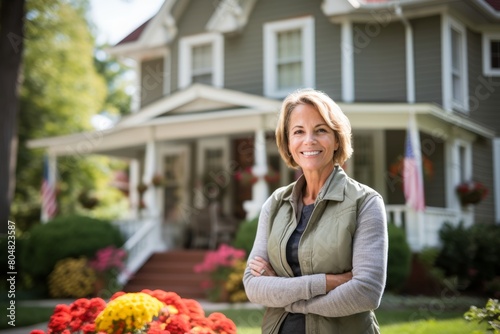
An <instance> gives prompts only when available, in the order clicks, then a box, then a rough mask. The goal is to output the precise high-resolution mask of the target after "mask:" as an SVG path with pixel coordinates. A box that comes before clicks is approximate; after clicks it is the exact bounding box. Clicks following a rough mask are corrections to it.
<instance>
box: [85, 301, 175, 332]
mask: <svg viewBox="0 0 500 334" xmlns="http://www.w3.org/2000/svg"><path fill="white" fill-rule="evenodd" d="M164 306H165V305H164V304H163V303H162V302H161V301H159V300H158V299H156V298H154V297H152V296H150V295H148V294H146V293H142V292H137V293H127V294H124V295H122V296H120V297H118V298H116V299H113V300H112V301H110V302H109V303H108V305H107V306H106V308H105V309H104V310H103V311H102V312H101V313H100V314H99V315H98V316H97V318H96V320H95V324H96V330H97V331H103V332H106V333H109V334H112V333H115V332H117V331H118V329H122V330H123V332H127V331H134V330H136V329H142V328H144V326H145V325H146V324H147V323H149V322H151V321H152V320H153V318H154V317H156V316H158V314H159V313H160V311H161V309H162V308H163V307H164Z"/></svg>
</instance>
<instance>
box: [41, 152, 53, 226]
mask: <svg viewBox="0 0 500 334" xmlns="http://www.w3.org/2000/svg"><path fill="white" fill-rule="evenodd" d="M56 211H57V200H56V189H55V182H54V180H52V179H51V177H50V174H49V159H48V158H47V157H46V156H45V157H44V158H43V181H42V221H47V220H50V219H52V218H54V216H55V215H56Z"/></svg>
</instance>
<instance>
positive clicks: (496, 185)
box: [492, 137, 500, 224]
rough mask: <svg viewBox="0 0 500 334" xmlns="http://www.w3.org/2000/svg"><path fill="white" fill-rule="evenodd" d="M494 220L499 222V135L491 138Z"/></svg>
mask: <svg viewBox="0 0 500 334" xmlns="http://www.w3.org/2000/svg"><path fill="white" fill-rule="evenodd" d="M493 173H494V190H493V194H492V195H493V197H494V201H495V221H496V222H497V224H500V137H497V138H495V139H493Z"/></svg>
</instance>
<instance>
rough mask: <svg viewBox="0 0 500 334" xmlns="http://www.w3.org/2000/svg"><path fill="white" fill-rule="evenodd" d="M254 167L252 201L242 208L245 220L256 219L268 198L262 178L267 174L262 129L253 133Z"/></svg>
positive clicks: (267, 189)
mask: <svg viewBox="0 0 500 334" xmlns="http://www.w3.org/2000/svg"><path fill="white" fill-rule="evenodd" d="M254 141H255V143H254V149H255V152H254V163H255V164H254V166H253V167H252V174H253V175H255V177H256V178H257V182H255V183H254V184H253V185H252V200H250V201H245V202H244V203H243V208H244V209H245V211H246V213H247V217H246V218H247V220H250V219H253V218H255V217H257V216H258V215H259V213H260V210H261V208H262V205H263V204H264V202H265V201H266V200H267V198H268V197H269V187H268V185H267V182H266V180H265V179H264V176H265V175H266V174H267V152H266V137H265V133H264V130H263V129H259V130H257V131H256V132H255V139H254Z"/></svg>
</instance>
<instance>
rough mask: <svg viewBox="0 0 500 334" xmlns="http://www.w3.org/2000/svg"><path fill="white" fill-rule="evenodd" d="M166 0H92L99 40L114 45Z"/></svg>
mask: <svg viewBox="0 0 500 334" xmlns="http://www.w3.org/2000/svg"><path fill="white" fill-rule="evenodd" d="M164 1H165V0H91V1H90V5H91V9H90V14H91V17H92V20H93V21H94V24H95V25H96V26H97V29H98V34H97V41H98V42H99V43H106V42H107V43H108V44H111V45H114V44H116V43H118V42H119V41H120V40H121V39H122V38H123V37H125V36H127V35H128V34H129V33H131V32H132V31H134V30H135V28H137V27H139V26H140V25H141V24H142V23H144V22H145V21H146V20H148V19H149V18H151V17H152V16H153V15H155V14H156V13H157V12H158V10H159V9H160V7H161V5H162V4H163V2H164Z"/></svg>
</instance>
